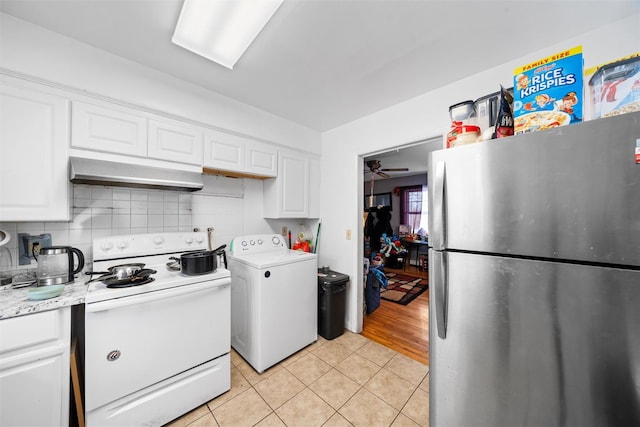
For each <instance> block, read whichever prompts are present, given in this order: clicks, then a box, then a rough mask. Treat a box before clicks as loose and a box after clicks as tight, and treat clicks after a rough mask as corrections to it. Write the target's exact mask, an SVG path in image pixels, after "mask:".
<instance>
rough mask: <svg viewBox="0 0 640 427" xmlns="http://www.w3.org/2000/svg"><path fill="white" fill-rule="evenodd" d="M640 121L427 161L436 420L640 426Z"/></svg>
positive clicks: (576, 128) (452, 152) (631, 117)
mask: <svg viewBox="0 0 640 427" xmlns="http://www.w3.org/2000/svg"><path fill="white" fill-rule="evenodd" d="M636 150H638V153H640V113H629V114H625V115H621V116H617V117H610V118H606V119H599V120H594V121H590V122H585V123H581V124H575V125H570V126H565V127H560V128H556V129H552V130H546V131H539V132H535V133H529V134H524V135H516V136H514V137H511V138H506V139H500V140H492V141H486V142H482V143H477V144H473V145H469V146H462V147H457V148H453V149H449V150H441V151H437V152H434V153H432V154H431V156H430V158H429V162H430V163H429V178H428V184H429V202H430V204H429V206H430V208H429V210H430V213H429V214H430V220H429V225H430V228H429V244H430V245H431V247H430V249H429V282H430V283H429V285H430V302H429V303H430V305H429V310H430V331H429V344H430V372H431V374H430V375H431V377H430V389H429V391H430V402H429V403H430V405H429V406H430V425H431V426H432V427H433V426H465V427H466V426H473V427H478V426H491V427H496V426H509V427H511V426H536V427H538V426H545V427H546V426H581V427H584V426H598V427H601V426H632V425H633V426H638V425H640V160H636V156H635V153H636Z"/></svg>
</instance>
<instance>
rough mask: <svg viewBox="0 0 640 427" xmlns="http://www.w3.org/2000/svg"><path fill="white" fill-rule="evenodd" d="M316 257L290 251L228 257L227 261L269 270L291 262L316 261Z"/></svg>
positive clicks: (310, 254)
mask: <svg viewBox="0 0 640 427" xmlns="http://www.w3.org/2000/svg"><path fill="white" fill-rule="evenodd" d="M317 259H318V255H317V254H312V253H309V252H302V251H292V250H289V249H287V250H286V251H271V252H261V253H256V254H245V255H243V256H240V257H234V256H233V255H230V256H229V260H231V261H236V262H239V263H242V264H246V265H248V266H250V267H253V268H269V267H275V266H278V265H285V264H290V263H293V262H302V261H308V260H317Z"/></svg>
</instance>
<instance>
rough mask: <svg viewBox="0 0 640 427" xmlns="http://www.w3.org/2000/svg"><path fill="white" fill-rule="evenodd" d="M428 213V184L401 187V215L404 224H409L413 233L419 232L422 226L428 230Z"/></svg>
mask: <svg viewBox="0 0 640 427" xmlns="http://www.w3.org/2000/svg"><path fill="white" fill-rule="evenodd" d="M428 214H429V210H428V207H427V186H426V185H412V186H409V187H402V188H400V217H401V219H402V220H401V223H402V224H407V225H409V227H410V228H411V230H410V231H411V232H412V233H417V232H418V230H420V229H421V228H422V229H423V230H424V231H425V232H426V231H427V223H428Z"/></svg>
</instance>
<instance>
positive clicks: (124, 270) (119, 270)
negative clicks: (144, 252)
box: [85, 263, 155, 283]
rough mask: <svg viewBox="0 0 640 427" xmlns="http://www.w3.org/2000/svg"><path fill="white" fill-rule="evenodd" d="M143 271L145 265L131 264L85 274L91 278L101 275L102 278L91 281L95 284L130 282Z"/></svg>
mask: <svg viewBox="0 0 640 427" xmlns="http://www.w3.org/2000/svg"><path fill="white" fill-rule="evenodd" d="M143 270H144V264H143V263H131V264H121V265H114V266H113V267H109V268H108V269H107V271H87V272H86V273H85V274H87V275H89V276H93V275H95V274H100V277H97V278H95V279H91V280H89V282H94V281H96V280H100V281H103V280H105V279H115V280H130V279H131V278H132V277H134V276H136V275H137V274H138V273H139V272H140V271H143ZM154 273H155V272H154ZM152 274H153V273H152ZM87 283H88V282H87Z"/></svg>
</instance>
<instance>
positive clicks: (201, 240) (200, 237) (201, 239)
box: [196, 234, 204, 244]
mask: <svg viewBox="0 0 640 427" xmlns="http://www.w3.org/2000/svg"><path fill="white" fill-rule="evenodd" d="M196 242H198V244H201V243H202V242H204V237H202V235H201V234H198V235H197V236H196Z"/></svg>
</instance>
